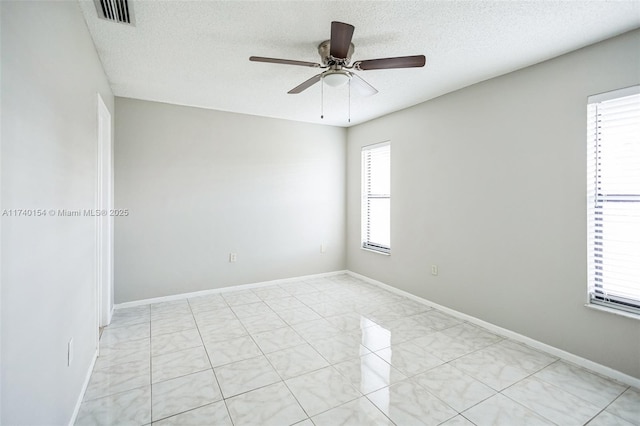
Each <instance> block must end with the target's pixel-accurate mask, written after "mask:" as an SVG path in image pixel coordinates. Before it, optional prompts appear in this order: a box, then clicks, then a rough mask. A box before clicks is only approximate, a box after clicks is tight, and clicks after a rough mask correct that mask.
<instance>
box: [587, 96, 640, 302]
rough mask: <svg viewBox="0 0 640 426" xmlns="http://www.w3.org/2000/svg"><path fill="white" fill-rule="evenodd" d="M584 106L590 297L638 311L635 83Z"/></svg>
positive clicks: (639, 147) (639, 111) (638, 108)
mask: <svg viewBox="0 0 640 426" xmlns="http://www.w3.org/2000/svg"><path fill="white" fill-rule="evenodd" d="M587 110H588V144H589V145H588V176H587V182H588V184H587V203H588V206H587V211H588V233H587V235H588V238H587V240H588V262H587V263H588V268H589V269H588V289H589V290H588V291H589V301H590V303H594V304H599V305H605V306H607V307H610V308H614V309H620V310H625V311H629V312H633V313H640V86H634V87H631V88H626V89H621V90H616V91H614V92H608V93H604V94H601V95H595V96H591V97H589V100H588V108H587Z"/></svg>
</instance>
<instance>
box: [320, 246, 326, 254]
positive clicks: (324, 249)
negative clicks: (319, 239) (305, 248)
mask: <svg viewBox="0 0 640 426" xmlns="http://www.w3.org/2000/svg"><path fill="white" fill-rule="evenodd" d="M326 252H327V246H326V245H325V244H320V253H326Z"/></svg>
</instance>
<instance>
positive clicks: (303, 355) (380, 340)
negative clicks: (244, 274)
mask: <svg viewBox="0 0 640 426" xmlns="http://www.w3.org/2000/svg"><path fill="white" fill-rule="evenodd" d="M150 424H152V425H180V426H189V425H197V426H204V425H235V426H241V425H293V424H296V425H301V426H304V425H310V426H313V425H316V426H320V425H322V426H324V425H327V426H336V425H367V426H369V425H401V426H404V425H407V426H408V425H440V424H442V425H448V426H453V425H508V426H514V425H553V424H556V425H562V426H567V425H584V424H589V425H593V426H602V425H626V426H630V425H640V390H638V389H635V388H632V387H629V386H627V385H624V384H622V383H619V382H616V381H614V380H610V379H607V378H605V377H602V376H599V375H598V374H595V373H593V372H590V371H588V370H585V369H582V368H580V367H577V366H575V365H572V364H569V363H567V362H564V361H562V360H559V359H557V358H555V357H553V356H550V355H549V354H546V353H542V352H540V351H537V350H534V349H532V348H530V347H527V346H525V345H522V344H520V343H517V342H515V341H512V340H509V339H505V338H502V337H500V336H498V335H495V334H493V333H491V332H489V331H487V330H485V329H482V328H479V327H477V326H474V325H472V324H470V323H468V322H464V321H461V320H459V319H457V318H455V317H452V316H450V315H447V314H445V313H443V312H440V311H438V310H436V309H432V308H430V307H429V306H426V305H423V304H420V303H418V302H416V301H413V300H410V299H407V298H404V297H402V296H399V295H397V294H394V293H391V292H388V291H386V290H384V289H381V288H378V287H376V286H373V285H371V284H368V283H366V282H363V281H361V280H358V279H356V278H353V277H351V276H348V275H336V276H331V277H326V278H316V279H310V280H306V281H304V280H301V281H297V282H289V283H285V284H279V285H273V286H269V287H261V288H256V289H252V290H239V291H230V292H224V293H220V294H215V295H209V296H203V297H197V298H192V299H185V300H179V301H172V302H165V303H157V304H152V305H147V306H139V307H132V308H126V309H119V310H116V312H115V314H114V317H113V322H112V324H111V325H109V326H108V327H107V328H106V329H105V330H104V332H103V334H102V337H101V340H100V356H99V358H98V360H97V362H96V365H95V368H94V371H93V373H92V376H91V379H90V382H89V385H88V388H87V391H86V393H85V396H84V400H83V402H82V405H81V407H80V411H79V414H78V417H77V420H76V425H150Z"/></svg>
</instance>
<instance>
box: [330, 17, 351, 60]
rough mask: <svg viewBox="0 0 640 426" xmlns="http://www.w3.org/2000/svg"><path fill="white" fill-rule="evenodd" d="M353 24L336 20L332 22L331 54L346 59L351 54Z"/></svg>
mask: <svg viewBox="0 0 640 426" xmlns="http://www.w3.org/2000/svg"><path fill="white" fill-rule="evenodd" d="M354 29H355V28H354V27H353V25H349V24H345V23H343V22H337V21H334V22H332V23H331V49H330V50H329V54H330V55H331V56H333V57H334V58H338V59H345V58H346V57H347V56H348V55H349V47H351V38H352V37H353V30H354Z"/></svg>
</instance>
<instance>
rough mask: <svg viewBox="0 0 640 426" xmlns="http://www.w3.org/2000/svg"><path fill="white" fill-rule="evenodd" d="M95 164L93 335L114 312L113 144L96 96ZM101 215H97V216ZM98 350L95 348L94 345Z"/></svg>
mask: <svg viewBox="0 0 640 426" xmlns="http://www.w3.org/2000/svg"><path fill="white" fill-rule="evenodd" d="M97 130H98V145H97V164H96V166H97V167H96V176H97V179H96V212H97V214H96V322H97V326H96V333H98V334H97V336H98V337H97V339H96V342H97V341H98V339H99V327H104V326H106V325H109V323H110V322H111V315H112V313H113V216H111V209H113V145H112V140H111V113H110V112H109V109H108V108H107V106H106V105H105V103H104V101H103V100H102V97H101V96H100V94H99V93H98V129H97ZM98 212H100V213H98ZM96 347H97V346H96Z"/></svg>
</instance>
